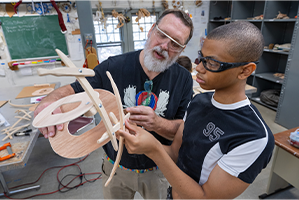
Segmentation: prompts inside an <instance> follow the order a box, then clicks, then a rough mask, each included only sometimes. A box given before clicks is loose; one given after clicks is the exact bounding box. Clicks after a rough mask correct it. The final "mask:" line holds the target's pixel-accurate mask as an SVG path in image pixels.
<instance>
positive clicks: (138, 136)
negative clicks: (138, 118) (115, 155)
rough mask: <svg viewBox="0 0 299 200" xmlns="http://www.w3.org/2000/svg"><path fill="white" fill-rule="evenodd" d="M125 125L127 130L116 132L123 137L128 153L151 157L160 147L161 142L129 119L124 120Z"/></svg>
mask: <svg viewBox="0 0 299 200" xmlns="http://www.w3.org/2000/svg"><path fill="white" fill-rule="evenodd" d="M125 125H126V128H127V129H128V131H123V130H119V131H118V132H117V134H118V135H119V136H122V137H124V138H125V145H126V148H127V150H128V152H129V153H130V154H146V155H147V156H148V157H151V156H152V155H154V154H155V153H156V152H157V150H158V149H159V148H160V147H162V145H161V143H160V142H159V141H158V140H157V139H156V138H155V137H154V136H153V135H152V134H151V133H149V132H147V131H146V130H144V129H143V128H141V127H138V126H136V125H135V124H132V123H130V122H129V121H126V122H125ZM162 148H163V147H162Z"/></svg>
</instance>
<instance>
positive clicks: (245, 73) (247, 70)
mask: <svg viewBox="0 0 299 200" xmlns="http://www.w3.org/2000/svg"><path fill="white" fill-rule="evenodd" d="M241 69H242V70H241V72H240V74H239V76H238V78H239V79H241V80H244V79H246V78H247V77H249V76H250V75H251V74H252V73H253V72H254V71H255V69H256V64H255V63H253V62H252V63H248V64H247V65H244V66H242V67H241Z"/></svg>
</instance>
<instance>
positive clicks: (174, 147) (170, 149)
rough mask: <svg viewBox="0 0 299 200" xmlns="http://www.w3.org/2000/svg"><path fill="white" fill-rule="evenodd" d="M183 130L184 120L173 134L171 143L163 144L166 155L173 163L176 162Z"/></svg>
mask: <svg viewBox="0 0 299 200" xmlns="http://www.w3.org/2000/svg"><path fill="white" fill-rule="evenodd" d="M183 130H184V122H183V123H181V125H180V127H179V129H178V131H177V133H176V134H175V136H174V139H173V142H172V144H171V145H170V146H167V145H163V148H164V150H165V151H166V152H167V153H168V155H169V156H170V157H171V159H172V160H173V161H174V162H175V163H176V162H177V159H178V156H179V150H180V147H181V145H182V139H183Z"/></svg>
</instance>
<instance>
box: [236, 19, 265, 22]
mask: <svg viewBox="0 0 299 200" xmlns="http://www.w3.org/2000/svg"><path fill="white" fill-rule="evenodd" d="M231 21H233V22H236V21H247V22H262V21H263V20H261V19H256V20H254V19H232V20H231Z"/></svg>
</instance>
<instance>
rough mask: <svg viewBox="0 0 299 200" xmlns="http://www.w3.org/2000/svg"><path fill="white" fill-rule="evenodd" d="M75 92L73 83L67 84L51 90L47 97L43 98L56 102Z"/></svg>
mask: <svg viewBox="0 0 299 200" xmlns="http://www.w3.org/2000/svg"><path fill="white" fill-rule="evenodd" d="M72 94H75V91H74V89H73V88H72V86H71V85H65V86H62V87H60V88H57V89H56V90H54V91H53V92H51V93H50V94H48V95H47V96H46V97H45V98H43V100H42V101H50V102H54V101H57V100H59V99H61V98H63V97H66V96H69V95H72Z"/></svg>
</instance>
